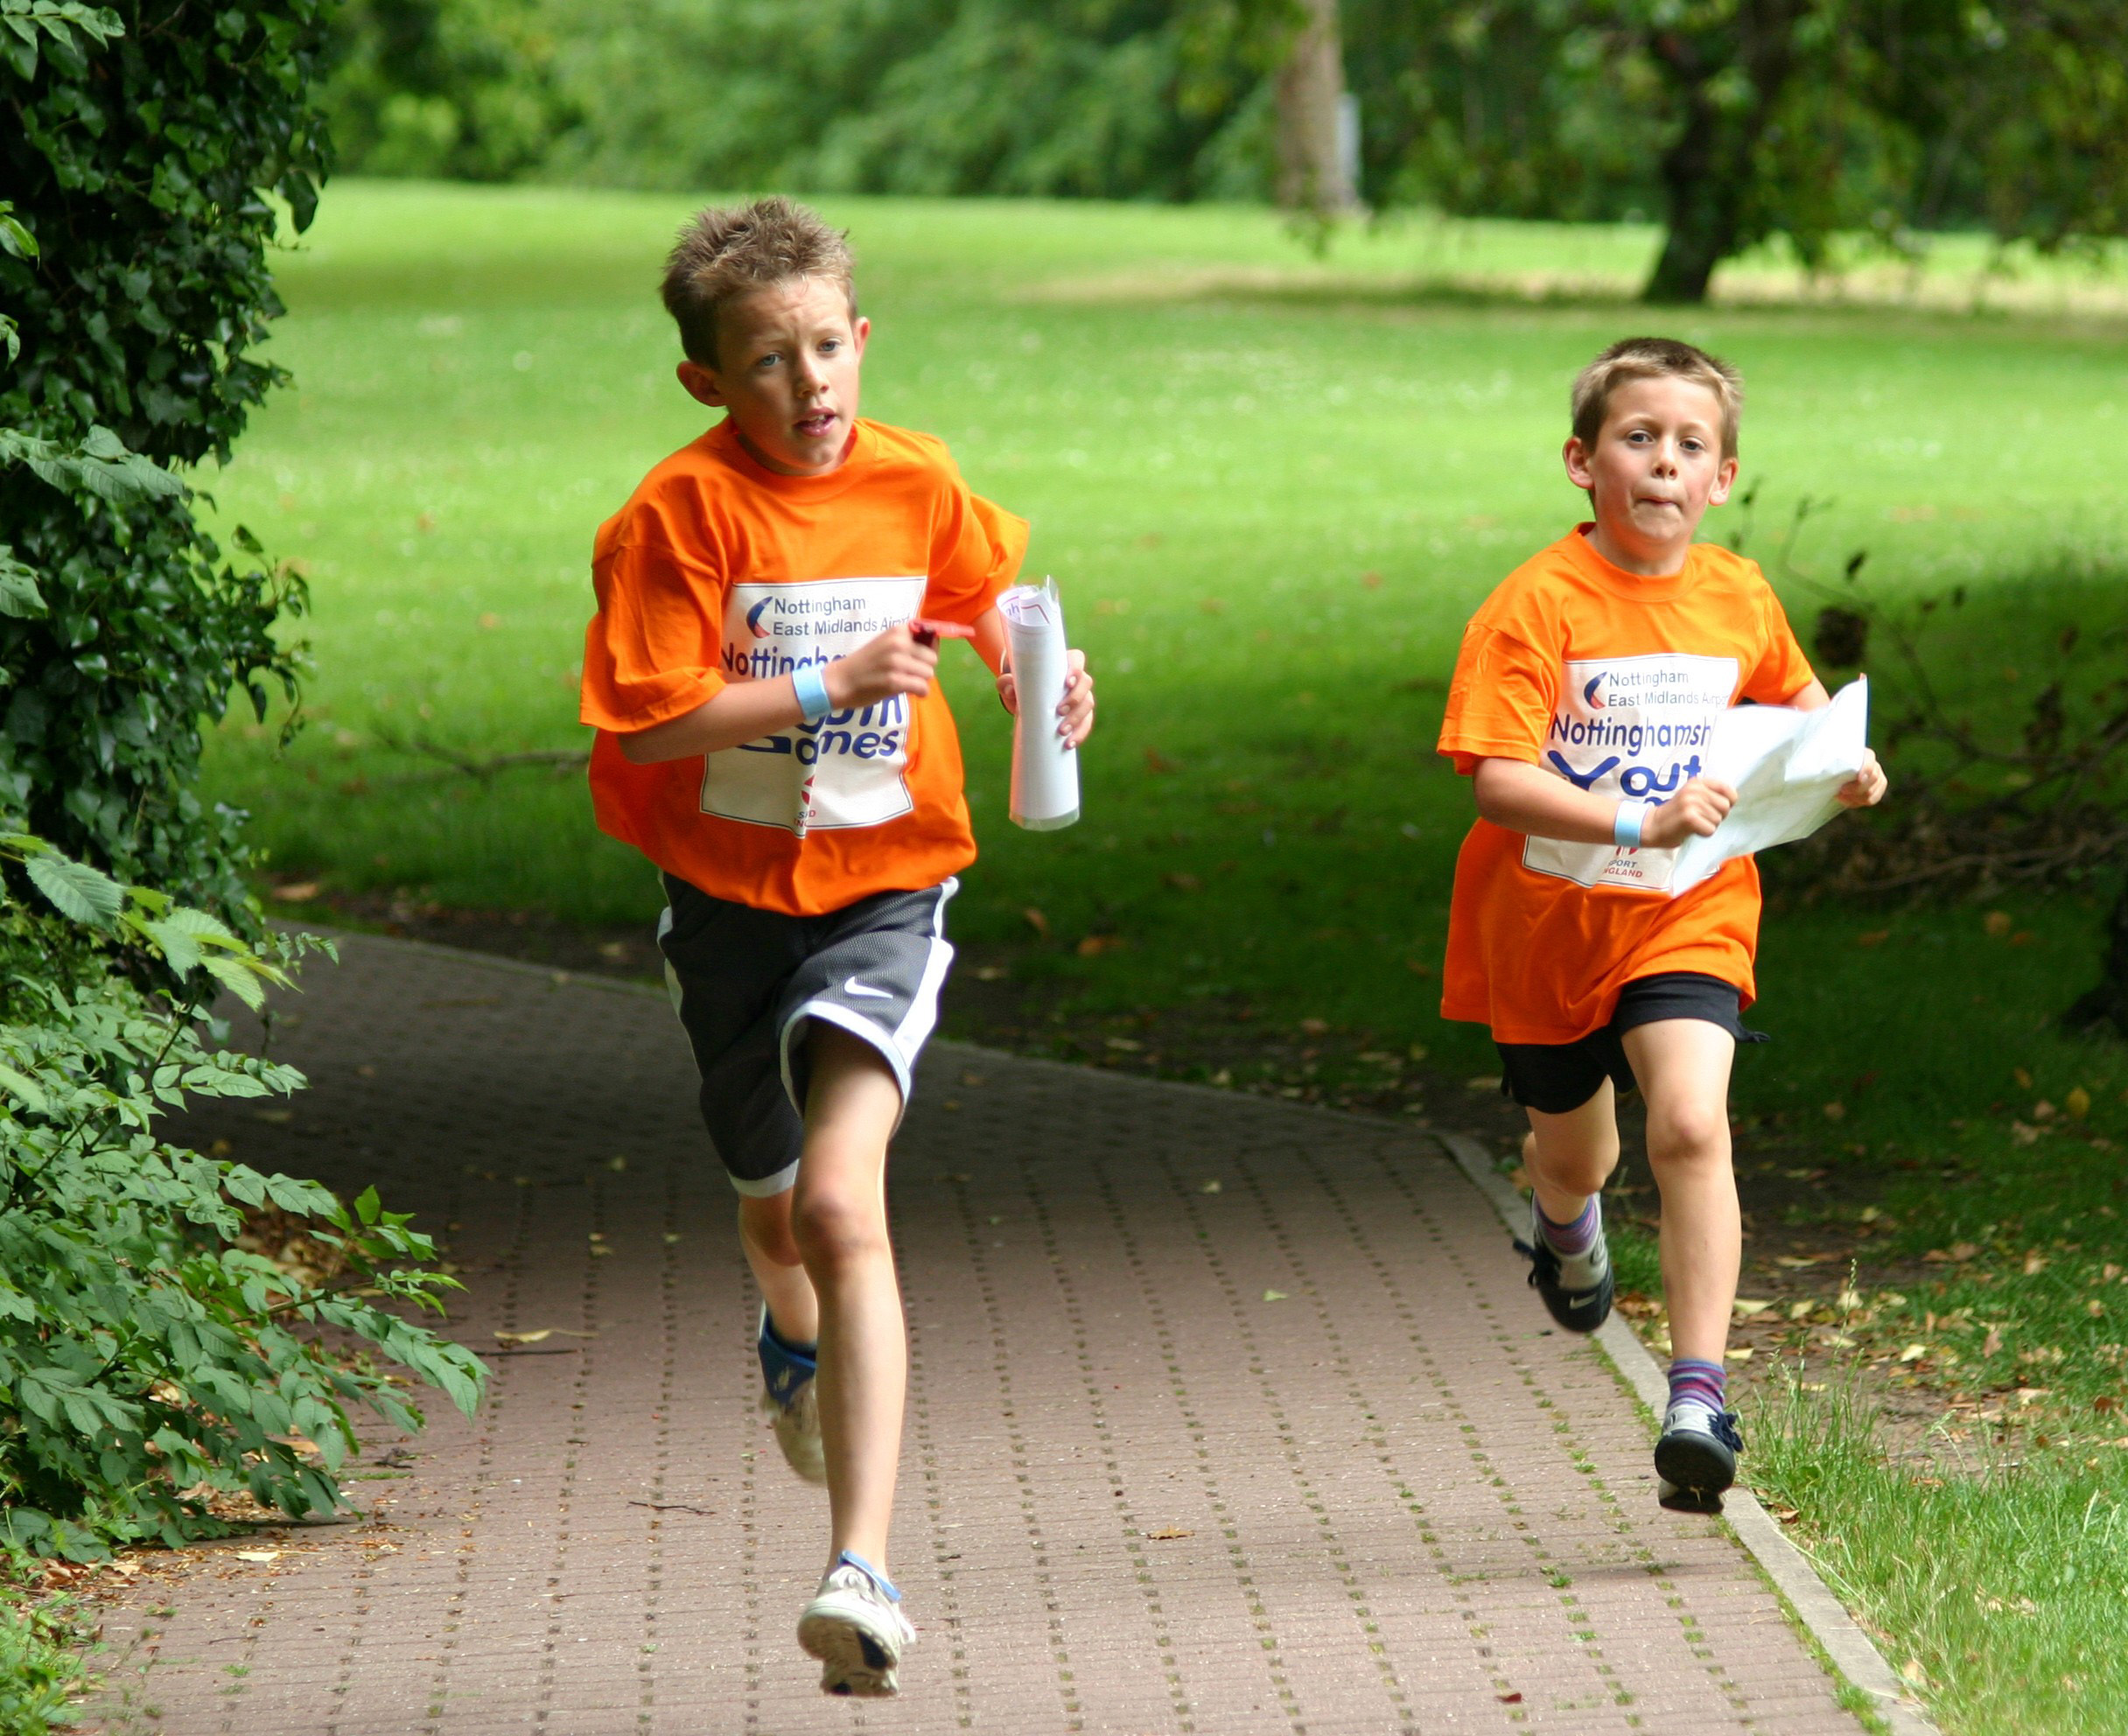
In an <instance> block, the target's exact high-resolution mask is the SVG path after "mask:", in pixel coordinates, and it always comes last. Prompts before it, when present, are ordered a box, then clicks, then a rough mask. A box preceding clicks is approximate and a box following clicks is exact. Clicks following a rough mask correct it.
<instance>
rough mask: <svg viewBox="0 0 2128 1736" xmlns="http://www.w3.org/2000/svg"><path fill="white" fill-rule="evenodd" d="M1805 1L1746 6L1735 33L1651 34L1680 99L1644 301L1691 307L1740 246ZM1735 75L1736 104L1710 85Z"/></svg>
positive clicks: (1756, 1) (1751, 1)
mask: <svg viewBox="0 0 2128 1736" xmlns="http://www.w3.org/2000/svg"><path fill="white" fill-rule="evenodd" d="M1809 9H1810V0H1744V4H1742V5H1740V7H1739V8H1738V9H1737V18H1736V24H1735V27H1734V31H1733V34H1732V33H1731V32H1729V31H1724V32H1722V33H1721V34H1720V35H1719V36H1712V35H1711V36H1709V37H1704V38H1696V37H1691V36H1686V35H1684V34H1682V33H1670V34H1666V35H1663V36H1661V37H1658V38H1656V43H1655V52H1656V62H1657V64H1658V65H1660V66H1662V67H1663V71H1664V73H1665V74H1666V75H1667V76H1668V78H1669V81H1670V84H1671V86H1672V88H1673V89H1674V90H1676V92H1677V95H1678V98H1679V108H1680V109H1681V110H1682V124H1681V127H1680V130H1679V131H1678V134H1677V142H1676V143H1675V144H1672V145H1671V146H1670V149H1669V150H1668V151H1665V152H1663V169H1662V172H1663V193H1664V195H1665V203H1666V205H1667V207H1668V211H1667V213H1666V215H1667V217H1668V221H1669V231H1668V233H1667V234H1666V235H1664V236H1663V252H1662V255H1661V256H1660V257H1659V258H1657V259H1656V267H1655V269H1654V271H1653V272H1651V273H1650V274H1649V278H1648V284H1647V287H1646V288H1645V289H1644V290H1642V292H1641V298H1642V300H1643V301H1649V302H1684V303H1691V304H1698V303H1700V302H1704V301H1705V300H1706V298H1707V285H1708V283H1710V281H1712V278H1713V276H1714V268H1715V267H1716V266H1717V265H1719V264H1720V263H1721V262H1722V261H1723V260H1725V259H1726V258H1727V257H1728V256H1729V255H1731V254H1733V253H1734V252H1736V251H1737V250H1738V247H1739V244H1740V242H1741V241H1742V240H1743V229H1744V220H1745V209H1746V206H1747V201H1748V200H1749V199H1750V196H1751V191H1752V186H1751V180H1752V175H1753V172H1754V168H1755V166H1756V164H1755V159H1756V158H1757V156H1758V150H1759V144H1760V141H1761V139H1762V138H1763V137H1765V134H1766V129H1767V125H1768V123H1769V122H1770V121H1771V120H1772V118H1773V113H1774V109H1775V105H1776V104H1777V103H1778V102H1780V100H1781V93H1782V87H1783V86H1785V85H1786V84H1787V83H1788V81H1789V74H1790V73H1792V72H1793V71H1794V70H1795V66H1796V25H1797V23H1798V22H1799V21H1800V19H1801V18H1802V17H1803V14H1804V13H1805V12H1806V11H1808V10H1809ZM1732 69H1734V70H1737V71H1740V72H1741V73H1743V74H1744V77H1745V79H1746V81H1747V84H1748V86H1749V88H1750V93H1751V94H1750V96H1749V98H1748V99H1747V101H1746V102H1743V103H1741V104H1738V103H1736V102H1734V101H1733V98H1729V99H1727V100H1724V97H1723V95H1722V94H1721V93H1719V92H1718V89H1717V81H1719V79H1720V78H1721V76H1722V74H1724V73H1728V72H1730V71H1731V70H1732Z"/></svg>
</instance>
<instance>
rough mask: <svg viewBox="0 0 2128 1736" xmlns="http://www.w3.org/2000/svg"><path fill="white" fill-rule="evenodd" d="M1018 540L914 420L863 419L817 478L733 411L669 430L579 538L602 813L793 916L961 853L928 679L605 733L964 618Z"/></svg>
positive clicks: (964, 855)
mask: <svg viewBox="0 0 2128 1736" xmlns="http://www.w3.org/2000/svg"><path fill="white" fill-rule="evenodd" d="M1026 547H1027V525H1026V521H1025V520H1023V519H1018V518H1014V517H1013V516H1012V514H1009V513H1005V512H1001V511H1000V510H999V509H998V507H994V506H992V505H991V503H990V502H989V501H987V500H980V499H978V498H977V496H976V495H974V494H972V493H970V492H969V489H968V485H967V484H966V483H965V482H963V480H962V479H961V474H960V472H959V471H958V470H957V469H956V468H955V466H954V462H953V459H952V458H951V457H950V456H949V453H948V452H947V451H946V448H945V445H944V444H943V443H942V442H941V441H939V440H936V439H934V438H933V437H931V436H929V435H928V434H914V433H911V432H909V431H907V430H905V429H900V428H890V427H888V426H887V425H886V424H885V423H878V422H869V421H865V420H862V419H860V420H859V421H858V424H857V428H856V431H855V437H854V439H853V442H852V444H851V451H850V456H849V457H848V458H846V459H845V460H844V463H843V465H842V466H841V467H840V468H839V469H837V470H835V471H833V472H830V473H829V474H828V475H825V476H783V475H780V474H778V473H777V472H774V471H772V470H770V469H768V468H767V467H766V466H765V465H760V464H758V463H756V462H755V461H754V459H753V458H751V457H750V456H749V455H748V454H747V452H746V449H745V448H744V447H743V446H741V445H740V444H739V438H738V436H737V433H736V431H735V430H733V429H732V424H731V423H729V422H728V421H727V422H724V423H719V424H718V426H716V427H715V428H712V429H711V430H710V431H709V432H708V433H706V434H704V436H703V437H701V438H700V439H699V440H697V441H695V442H694V443H693V444H691V445H688V446H683V448H681V450H680V451H676V452H675V453H674V454H673V455H672V456H671V457H670V458H667V459H666V460H665V461H664V462H663V463H662V464H661V465H658V466H657V468H656V469H655V470H653V471H652V472H650V474H649V475H648V476H647V477H645V478H644V479H643V481H642V483H641V486H639V487H638V488H637V489H636V491H635V493H634V495H633V496H631V497H630V499H629V500H628V504H627V506H625V507H622V508H621V509H620V512H619V513H617V514H615V515H614V516H613V517H612V518H610V519H608V520H607V521H606V522H605V523H604V524H603V525H601V526H600V527H599V528H598V541H597V543H596V544H595V546H594V548H593V551H592V556H591V584H592V587H593V589H594V590H595V591H597V593H598V613H597V614H596V615H594V616H592V618H591V626H590V627H589V628H588V629H587V630H586V631H585V633H584V689H583V706H582V711H581V716H582V718H583V720H584V722H585V723H587V724H590V725H594V726H595V727H596V728H597V729H598V739H597V741H596V742H595V743H594V745H593V746H592V749H591V796H592V802H593V805H594V807H595V808H596V810H597V813H598V825H599V828H600V830H603V831H606V832H609V833H611V834H612V835H613V837H617V838H620V840H621V841H622V842H623V843H626V844H634V846H635V847H636V848H637V849H638V850H640V851H642V852H643V854H644V855H646V856H648V858H650V859H651V860H652V861H653V862H655V863H656V864H657V865H658V866H659V867H661V868H662V869H664V870H666V871H667V872H669V873H673V874H676V875H678V876H679V877H680V878H681V879H683V880H686V881H689V882H690V883H691V884H693V885H694V886H699V887H700V888H701V889H702V890H703V891H704V892H705V893H710V894H711V895H712V896H713V897H717V898H722V899H730V900H733V901H735V902H737V903H740V904H747V905H752V906H753V907H756V908H758V909H762V910H778V911H782V912H784V913H785V914H788V915H793V916H817V915H819V914H823V912H826V911H830V910H839V909H841V908H843V907H844V906H846V905H849V904H851V903H854V902H855V901H856V900H858V899H861V898H864V897H866V896H868V895H869V894H871V893H877V892H886V891H889V890H893V889H900V890H905V891H915V890H919V889H921V888H922V887H925V886H936V885H937V884H938V883H939V882H940V881H941V880H943V879H946V877H947V876H948V875H949V874H953V873H955V872H958V871H959V870H961V869H963V868H965V867H966V866H967V865H969V864H970V862H972V861H974V860H975V858H976V842H975V836H974V834H973V832H972V831H971V830H970V827H969V823H968V803H967V802H966V800H965V799H964V797H963V795H962V790H961V744H960V740H959V739H958V738H957V737H956V735H955V733H954V728H953V713H952V712H951V711H949V709H948V707H947V704H946V697H945V695H944V694H943V693H942V692H941V691H940V690H939V688H938V685H937V684H936V683H933V685H932V688H931V691H930V692H929V693H928V694H926V695H925V696H923V697H921V698H920V699H917V700H915V701H914V702H911V701H908V700H906V699H901V698H893V699H888V700H886V701H883V702H882V703H880V704H877V705H866V706H859V707H853V708H851V710H849V711H835V712H830V714H829V715H828V716H827V717H826V718H823V719H822V720H821V721H820V722H819V723H817V724H797V725H792V726H791V727H790V728H788V729H783V730H779V731H777V732H775V733H774V734H773V735H768V736H764V737H762V738H761V739H760V740H759V741H750V742H746V743H745V744H744V745H742V746H738V747H733V748H728V749H726V750H725V751H724V752H722V753H711V754H707V755H701V756H697V757H696V758H694V759H690V760H667V761H665V762H664V763H663V764H662V765H655V766H634V765H631V764H629V763H628V760H627V757H626V756H625V755H623V754H622V753H621V751H620V743H619V742H618V741H617V740H616V739H614V738H615V733H616V732H619V733H627V732H634V731H636V730H644V729H648V728H650V727H651V726H652V725H656V724H662V723H665V722H668V721H669V720H670V719H671V718H678V717H683V716H685V715H686V714H687V713H688V712H690V711H693V710H694V709H695V708H696V707H697V706H698V705H700V704H704V702H705V701H707V700H709V699H711V698H712V697H715V696H716V694H717V693H718V691H719V690H722V689H723V687H724V686H725V683H727V682H734V681H753V680H765V679H773V678H774V677H776V676H786V675H788V674H790V673H791V672H792V670H794V669H797V668H799V667H801V666H802V665H808V664H823V663H829V662H835V661H837V660H838V659H839V658H842V657H844V656H846V655H848V654H849V653H850V652H851V651H853V650H855V649H856V648H858V646H859V645H861V644H863V643H864V642H865V641H866V640H868V639H870V638H872V636H873V635H874V634H879V633H882V632H884V631H886V629H887V628H888V627H899V626H900V625H901V624H903V623H904V622H907V621H909V620H914V618H915V617H917V616H918V615H927V616H931V617H934V618H936V619H939V620H949V621H959V622H962V623H963V624H967V623H970V622H972V621H973V620H975V619H976V618H977V616H978V615H980V614H982V613H984V611H985V610H986V609H988V608H990V607H991V604H992V603H993V602H994V601H995V599H996V598H997V596H998V591H1000V590H1002V589H1003V588H1004V587H1005V585H1006V584H1010V583H1011V582H1012V577H1013V575H1014V574H1015V573H1017V572H1018V570H1019V562H1020V557H1021V556H1023V555H1024V554H1025V553H1026Z"/></svg>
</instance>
